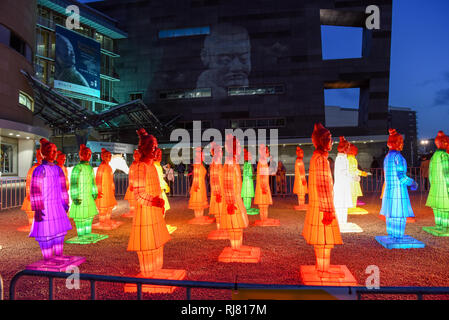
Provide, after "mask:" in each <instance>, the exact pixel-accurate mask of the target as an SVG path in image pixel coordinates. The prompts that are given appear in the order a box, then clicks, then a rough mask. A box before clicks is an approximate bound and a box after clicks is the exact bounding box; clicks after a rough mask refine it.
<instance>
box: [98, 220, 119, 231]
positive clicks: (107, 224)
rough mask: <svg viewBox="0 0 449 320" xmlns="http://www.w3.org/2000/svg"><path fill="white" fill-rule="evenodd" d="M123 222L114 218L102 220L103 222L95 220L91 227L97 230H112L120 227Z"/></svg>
mask: <svg viewBox="0 0 449 320" xmlns="http://www.w3.org/2000/svg"><path fill="white" fill-rule="evenodd" d="M122 224H123V221H115V220H109V221H103V222H97V223H94V224H93V225H92V229H97V230H114V229H117V228H118V227H120V226H121V225H122Z"/></svg>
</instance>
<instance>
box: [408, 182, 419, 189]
mask: <svg viewBox="0 0 449 320" xmlns="http://www.w3.org/2000/svg"><path fill="white" fill-rule="evenodd" d="M410 189H411V190H412V191H416V190H418V183H417V182H416V181H413V183H412V184H411V186H410Z"/></svg>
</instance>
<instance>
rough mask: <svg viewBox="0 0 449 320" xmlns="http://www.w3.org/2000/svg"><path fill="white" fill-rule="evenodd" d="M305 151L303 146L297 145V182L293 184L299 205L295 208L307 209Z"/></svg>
mask: <svg viewBox="0 0 449 320" xmlns="http://www.w3.org/2000/svg"><path fill="white" fill-rule="evenodd" d="M303 159H304V151H303V150H302V149H301V147H299V146H298V147H296V161H295V183H294V185H293V193H294V194H296V195H297V196H298V205H297V206H295V207H294V208H295V210H307V206H306V204H305V203H306V193H307V192H308V191H307V179H306V169H305V167H304V161H303Z"/></svg>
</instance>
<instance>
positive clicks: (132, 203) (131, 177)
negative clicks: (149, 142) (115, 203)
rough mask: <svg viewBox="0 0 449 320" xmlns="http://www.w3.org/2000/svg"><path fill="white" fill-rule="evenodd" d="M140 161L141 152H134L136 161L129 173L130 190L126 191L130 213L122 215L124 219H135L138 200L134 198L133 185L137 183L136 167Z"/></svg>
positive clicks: (130, 167)
mask: <svg viewBox="0 0 449 320" xmlns="http://www.w3.org/2000/svg"><path fill="white" fill-rule="evenodd" d="M139 159H140V153H139V150H137V149H136V150H134V161H133V163H131V165H130V166H129V172H128V188H127V189H126V193H125V198H124V199H125V200H128V203H129V212H127V213H124V214H122V217H124V218H132V217H134V213H135V212H136V198H135V197H134V192H133V189H134V187H133V185H134V181H135V179H136V178H135V175H136V167H137V164H138V163H139Z"/></svg>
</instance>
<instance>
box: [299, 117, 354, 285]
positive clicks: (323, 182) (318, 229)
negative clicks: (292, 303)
mask: <svg viewBox="0 0 449 320" xmlns="http://www.w3.org/2000/svg"><path fill="white" fill-rule="evenodd" d="M312 142H313V145H314V147H315V151H314V152H313V156H312V159H311V160H310V168H309V207H308V209H307V213H306V218H305V221H304V228H303V232H302V235H303V236H304V239H305V240H306V242H307V243H308V244H311V245H313V247H314V249H315V256H316V265H315V266H301V277H302V280H303V282H304V284H305V285H324V286H329V285H330V286H347V285H356V284H357V283H356V280H355V279H354V276H353V275H352V274H351V273H350V272H349V270H348V268H347V267H346V266H344V265H334V266H332V265H331V264H330V257H331V250H332V248H333V247H334V246H335V245H340V244H343V241H342V239H341V234H340V229H339V227H338V221H337V219H336V216H335V207H334V195H333V180H332V173H331V170H330V166H329V161H328V156H329V151H330V150H332V136H331V133H330V132H329V130H327V129H326V128H324V127H323V126H322V125H321V123H317V124H315V127H314V130H313V134H312Z"/></svg>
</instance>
